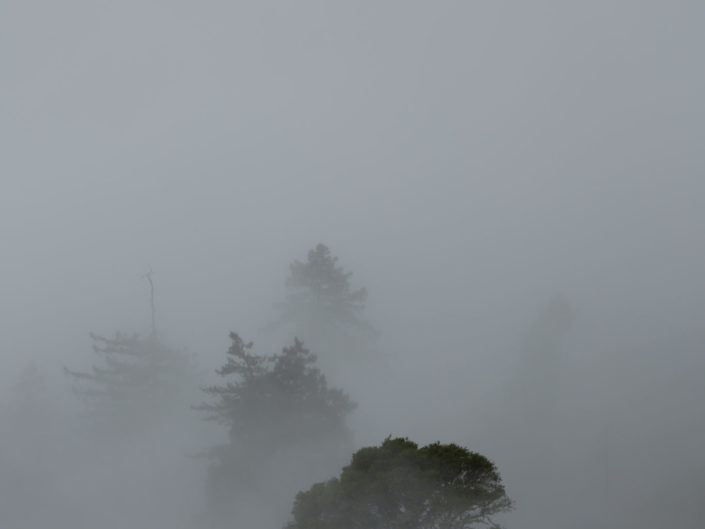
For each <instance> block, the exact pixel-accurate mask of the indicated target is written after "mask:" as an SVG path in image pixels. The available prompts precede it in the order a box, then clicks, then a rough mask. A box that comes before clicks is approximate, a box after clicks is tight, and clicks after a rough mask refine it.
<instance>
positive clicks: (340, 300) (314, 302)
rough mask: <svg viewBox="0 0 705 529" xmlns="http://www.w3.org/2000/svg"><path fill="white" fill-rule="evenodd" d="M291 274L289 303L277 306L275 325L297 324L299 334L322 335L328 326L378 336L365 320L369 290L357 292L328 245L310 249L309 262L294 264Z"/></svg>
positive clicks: (362, 289)
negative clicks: (302, 332)
mask: <svg viewBox="0 0 705 529" xmlns="http://www.w3.org/2000/svg"><path fill="white" fill-rule="evenodd" d="M289 272H290V274H289V277H288V278H287V280H286V287H287V289H288V291H289V293H288V295H287V298H286V301H285V302H283V303H281V304H279V305H278V306H277V308H278V310H279V319H278V320H277V322H275V324H274V325H273V326H275V327H276V326H281V325H293V326H294V328H295V329H296V331H297V333H300V332H301V331H304V332H306V333H308V334H313V335H315V334H320V329H321V328H324V327H325V328H328V329H334V330H336V331H344V330H348V331H350V330H354V331H356V332H363V333H366V334H373V333H374V328H373V327H372V326H371V325H370V324H369V323H368V322H367V321H365V320H364V319H363V318H362V312H363V310H364V308H365V302H366V300H367V290H366V289H365V288H359V289H353V287H352V285H351V277H352V272H347V271H345V269H344V268H343V267H342V266H340V265H338V258H337V257H335V256H334V255H332V254H331V251H330V249H329V248H328V247H327V246H326V245H324V244H318V245H317V246H316V247H315V248H314V249H311V250H309V252H308V258H307V260H306V261H303V262H302V261H299V260H296V261H294V262H293V263H291V264H290V265H289ZM304 336H305V337H306V338H308V337H309V336H307V335H304Z"/></svg>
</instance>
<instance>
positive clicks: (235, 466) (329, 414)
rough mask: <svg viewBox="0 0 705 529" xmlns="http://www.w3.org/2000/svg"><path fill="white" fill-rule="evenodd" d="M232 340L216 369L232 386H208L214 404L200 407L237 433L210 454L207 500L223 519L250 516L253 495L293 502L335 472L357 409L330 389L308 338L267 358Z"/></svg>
mask: <svg viewBox="0 0 705 529" xmlns="http://www.w3.org/2000/svg"><path fill="white" fill-rule="evenodd" d="M230 339H231V342H232V343H231V346H230V348H229V350H228V352H227V362H226V363H225V365H224V366H223V367H221V368H220V369H218V370H217V371H216V372H217V373H218V375H220V376H222V377H223V378H225V379H226V383H225V384H223V385H214V386H209V387H207V388H204V391H205V392H206V393H207V394H208V395H210V396H211V397H213V398H214V401H212V402H208V403H204V404H201V405H200V406H198V407H197V409H200V410H202V411H204V412H206V413H207V418H208V419H212V420H216V421H218V422H220V423H221V424H224V425H225V426H227V427H228V432H229V443H228V444H226V445H221V446H216V447H214V448H213V449H211V450H210V451H209V452H208V456H209V457H210V459H211V465H210V468H209V471H208V477H207V498H208V501H209V508H210V510H212V511H213V513H212V514H213V515H214V516H215V517H216V518H218V517H220V518H227V517H228V516H230V515H233V509H235V506H239V508H240V510H242V508H243V503H244V501H243V497H244V496H245V495H246V494H248V492H247V491H250V492H251V491H253V490H260V492H261V495H262V496H265V497H268V498H270V499H271V498H277V497H282V498H286V497H288V495H290V494H293V492H295V490H296V487H297V486H298V485H300V483H301V480H302V479H306V476H307V475H309V474H310V475H318V474H320V472H321V470H320V469H321V468H323V469H327V468H329V466H330V465H329V460H330V459H331V458H333V459H334V460H336V461H337V460H338V459H337V458H338V456H339V455H340V456H342V454H341V453H340V452H341V447H342V448H344V447H347V446H348V445H349V443H350V431H349V430H348V428H347V427H346V425H345V419H346V417H347V415H348V414H349V413H350V412H352V411H353V410H354V408H355V404H354V403H353V402H352V401H351V400H350V399H349V397H348V396H347V395H346V394H345V393H344V392H343V391H341V390H340V389H337V388H330V387H328V384H327V382H326V378H325V376H324V375H323V374H322V373H321V372H320V371H319V369H318V368H317V367H315V362H316V356H315V355H314V354H312V353H311V352H310V351H309V350H308V349H306V348H305V347H304V344H303V342H301V341H300V340H298V339H295V340H294V344H293V345H291V346H288V347H284V348H283V349H282V351H281V353H280V354H277V355H272V356H261V355H256V354H254V353H253V352H252V347H253V344H252V342H249V343H248V342H245V341H243V340H242V338H240V336H239V335H238V334H236V333H231V334H230ZM304 462H306V463H305V464H304ZM284 469H288V471H284ZM272 503H273V504H276V501H275V500H272ZM250 507H251V506H250ZM279 507H280V509H281V508H283V507H284V505H281V504H280V505H279ZM271 508H274V507H272V506H271V505H270V509H271ZM235 510H237V509H235Z"/></svg>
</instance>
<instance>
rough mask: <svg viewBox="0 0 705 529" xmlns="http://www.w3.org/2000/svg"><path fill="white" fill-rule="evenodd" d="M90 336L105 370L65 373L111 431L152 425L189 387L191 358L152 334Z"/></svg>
mask: <svg viewBox="0 0 705 529" xmlns="http://www.w3.org/2000/svg"><path fill="white" fill-rule="evenodd" d="M90 337H91V339H92V340H93V351H94V352H95V353H96V354H98V355H100V356H101V357H102V360H103V365H93V366H92V368H91V370H90V371H74V370H71V369H68V368H64V370H65V372H66V373H67V374H68V375H69V376H70V377H71V378H72V379H73V381H74V392H75V393H76V394H77V395H79V396H80V397H81V398H82V399H83V400H84V402H85V404H86V406H87V409H88V411H89V413H90V414H91V415H92V416H93V418H94V419H95V420H96V421H97V422H99V423H101V424H103V425H105V426H107V427H109V428H120V429H122V428H125V427H127V428H128V429H130V430H131V429H134V428H140V427H141V426H145V425H146V424H148V423H151V422H154V421H155V420H157V419H158V418H159V416H160V415H161V414H162V413H163V412H164V410H165V409H166V408H169V407H171V406H173V405H175V404H176V402H175V401H176V400H177V399H176V397H177V395H178V394H179V393H182V392H183V391H184V389H185V387H186V386H187V384H188V383H189V382H191V383H192V382H193V377H194V374H195V370H194V368H193V366H192V364H191V361H190V359H189V357H188V356H187V355H186V354H185V353H184V352H182V351H178V350H174V349H172V348H170V347H168V346H166V345H164V344H163V343H162V342H161V341H160V340H159V339H158V338H157V336H156V335H155V334H154V333H153V334H150V335H149V336H147V337H142V336H140V335H138V334H132V335H128V334H123V333H120V332H116V333H115V336H114V337H112V338H106V337H104V336H99V335H97V334H93V333H90Z"/></svg>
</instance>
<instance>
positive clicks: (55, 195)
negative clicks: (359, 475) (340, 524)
mask: <svg viewBox="0 0 705 529" xmlns="http://www.w3.org/2000/svg"><path fill="white" fill-rule="evenodd" d="M704 20H705V4H702V3H700V2H687V1H682V2H652V1H641V2H633V1H627V0H625V1H623V2H606V1H597V2H586V3H571V2H548V1H538V2H432V3H431V2H418V1H415V0H413V1H406V2H355V3H331V2H320V1H308V0H306V1H303V2H297V3H287V2H249V1H243V2H236V3H227V2H215V1H211V0H206V1H203V2H199V3H195V2H184V1H175V2H159V1H152V2H136V1H133V0H127V1H123V2H113V3H110V2H88V1H79V0H67V1H65V2H48V1H39V2H20V1H17V0H3V1H2V2H0V65H1V66H2V68H1V71H2V77H1V79H2V82H1V83H0V145H2V147H1V148H0V240H1V241H2V260H0V321H2V326H1V327H0V329H1V330H2V332H0V351H2V357H1V358H2V368H1V369H0V526H1V527H3V528H7V529H40V528H44V527H54V528H56V529H69V528H71V529H80V528H91V529H93V528H100V529H103V528H106V529H107V528H113V527H115V528H117V527H120V528H122V527H144V528H149V529H162V528H164V529H166V528H170V529H172V528H175V529H179V528H184V529H192V528H199V529H200V528H208V529H210V528H217V529H220V528H221V527H241V528H243V529H259V528H276V529H279V528H281V527H283V526H284V525H285V524H286V523H287V521H288V520H289V519H290V518H289V513H290V511H291V506H292V503H293V501H294V496H295V493H296V492H297V491H301V490H306V489H308V488H309V487H311V485H313V484H314V482H316V481H322V480H326V479H328V478H332V477H334V476H337V475H338V474H339V473H340V469H341V467H342V466H343V465H345V464H347V463H348V462H349V460H350V457H351V455H352V453H353V452H354V451H355V450H357V449H359V448H361V447H364V446H370V445H378V444H379V443H381V442H382V441H383V440H384V439H385V438H387V437H388V436H393V437H408V438H409V439H411V440H413V441H415V442H417V443H420V444H427V443H432V442H434V441H440V442H441V443H457V444H459V445H462V446H465V447H468V448H469V449H470V450H473V451H477V452H479V453H481V454H483V455H485V456H487V457H488V458H490V459H491V460H492V461H493V462H494V463H495V464H496V465H497V468H498V470H499V472H500V473H501V475H502V478H503V482H504V485H505V487H506V492H507V495H508V496H509V497H510V498H512V500H513V501H514V508H513V509H512V510H511V511H510V512H507V513H504V514H502V515H501V516H500V517H498V518H497V521H498V522H501V524H502V526H503V527H506V528H507V529H511V528H522V529H533V528H539V527H540V528H542V529H545V528H564V527H576V528H582V527H585V528H587V527H604V528H612V527H623V528H639V529H650V528H660V527H664V526H671V527H676V526H677V527H684V528H699V527H702V525H703V520H705V507H703V505H704V504H705V503H704V500H705V497H704V496H703V490H705V489H704V487H705V455H704V452H703V450H702V447H703V446H704V444H705V417H703V409H704V408H703V404H704V403H705V385H704V384H703V382H702V379H703V375H705V351H704V350H703V344H704V343H705V326H704V325H703V323H704V322H705V281H704V280H703V270H705V244H704V243H703V226H705V179H704V178H703V169H705V155H703V152H702V144H703V140H704V139H705V126H704V125H703V124H704V123H705V104H704V103H703V94H704V93H705V70H703V68H702V67H701V66H700V65H701V63H702V55H703V50H704V49H705V33H704V32H703V31H702V28H703V21H704ZM319 243H323V244H325V245H327V246H328V247H329V248H330V252H331V254H332V255H334V256H336V257H337V258H338V261H337V263H338V265H340V266H342V267H343V268H344V270H345V271H347V272H352V273H353V275H352V276H350V283H351V286H352V288H353V289H359V288H362V287H364V288H365V289H366V291H367V298H366V300H365V301H364V309H363V310H362V311H361V317H362V318H363V319H364V320H365V321H366V322H369V324H370V326H371V328H372V327H373V328H374V332H370V333H369V336H367V337H366V338H365V339H364V345H360V344H362V343H363V341H359V342H350V343H347V342H345V340H344V339H343V338H340V336H339V335H335V334H330V335H325V334H318V335H317V334H316V333H315V332H313V331H311V334H310V335H309V336H305V335H302V336H298V338H300V339H302V340H303V342H304V344H305V345H306V346H307V347H310V349H311V351H312V352H313V353H315V354H316V355H317V356H318V362H317V364H316V366H318V367H319V368H320V370H321V372H322V374H323V375H325V377H326V379H327V383H328V386H329V387H331V388H340V389H341V390H342V391H344V392H345V394H346V395H348V396H349V398H350V399H351V401H353V402H354V403H356V404H357V407H356V408H355V410H354V411H351V412H350V413H349V414H348V415H346V416H345V425H344V426H340V430H339V432H338V434H336V435H339V436H340V437H335V436H333V437H330V438H329V437H326V435H328V434H326V435H323V434H322V433H321V434H320V435H319V433H320V432H319V431H318V430H317V429H316V428H313V429H309V430H308V432H309V434H311V432H314V433H316V440H317V441H316V442H313V443H304V442H300V443H299V444H298V445H296V443H293V444H292V446H293V448H292V446H289V447H288V448H287V449H291V450H293V451H289V452H287V451H286V450H283V451H280V452H276V454H275V455H274V456H272V455H271V454H270V455H266V454H267V453H266V451H265V448H264V447H259V448H257V450H255V451H254V452H253V453H252V456H251V461H252V465H255V463H256V462H258V461H265V462H266V464H262V465H260V467H257V468H258V470H257V471H256V472H255V474H257V475H256V476H255V477H253V478H252V479H251V486H247V487H243V486H241V485H238V486H239V487H240V488H237V489H235V488H233V489H232V490H231V489H230V488H229V487H230V486H231V485H230V484H229V482H228V481H227V480H226V481H224V482H223V483H224V484H222V483H221V485H222V487H223V488H224V491H223V490H221V493H222V494H224V495H225V496H226V497H227V498H231V500H229V501H231V505H230V507H232V511H227V509H226V510H222V509H221V512H220V513H219V514H217V515H215V514H214V511H213V509H214V507H213V506H212V505H211V504H209V499H208V494H207V490H208V485H207V483H209V479H213V478H212V471H209V468H211V469H212V468H213V467H212V465H214V463H213V459H212V457H213V456H212V453H211V456H208V454H207V452H208V451H209V450H212V449H213V448H214V447H218V446H223V445H224V443H228V442H231V443H235V441H233V440H232V436H233V435H234V434H233V433H232V432H231V434H230V435H231V440H230V441H228V439H229V437H228V436H229V434H228V426H227V425H222V424H218V423H217V422H213V421H207V420H204V419H205V418H206V417H205V415H206V414H204V413H203V410H198V409H196V408H198V406H199V405H201V404H202V403H204V402H208V401H209V395H208V394H206V393H205V392H203V391H201V389H202V388H204V387H208V386H212V385H218V384H222V383H223V382H224V380H223V379H221V377H219V376H218V375H217V374H216V373H215V370H216V369H218V368H220V367H222V366H223V365H224V364H225V362H226V352H227V351H228V347H230V346H231V341H230V339H229V338H228V336H229V333H230V332H231V331H232V332H236V333H238V334H239V335H240V336H242V339H243V340H244V341H245V342H249V341H253V342H254V346H253V349H252V351H254V352H255V354H260V355H276V354H278V353H279V352H280V351H281V350H282V348H283V347H287V346H290V345H291V344H292V343H293V338H294V336H295V335H298V334H299V333H300V331H301V329H315V328H320V325H322V324H321V322H322V321H323V320H322V319H320V317H319V319H315V318H313V319H312V320H310V321H309V322H308V325H309V327H306V326H299V327H296V326H293V327H292V326H289V327H283V328H277V329H275V330H274V331H272V330H271V327H272V322H275V321H276V320H277V315H278V314H279V313H278V310H280V304H281V303H282V302H283V301H284V300H285V299H287V295H288V292H289V289H288V288H287V278H288V277H289V275H290V273H291V271H292V270H293V268H292V269H290V265H291V264H292V263H294V262H295V261H297V260H298V261H301V262H305V261H306V258H307V254H308V252H309V250H311V249H313V248H315V247H316V245H317V244H319ZM150 270H151V271H152V273H151V275H149V278H151V279H153V285H154V300H155V307H154V309H155V310H154V315H155V323H154V325H152V320H151V316H152V312H151V308H150V285H149V282H148V281H147V278H148V277H147V276H146V274H148V273H149V272H150ZM317 325H318V326H319V327H316V326H317ZM116 332H119V333H124V334H123V335H129V336H131V335H133V334H138V335H139V337H140V340H146V342H144V343H143V342H140V343H142V344H143V345H144V344H146V345H144V347H147V348H149V347H152V346H153V344H152V342H150V341H149V340H150V339H152V338H153V339H154V340H155V341H158V343H159V344H160V345H159V347H162V346H163V347H165V348H166V349H167V350H168V351H173V352H174V354H175V355H176V354H177V353H178V355H181V356H180V357H183V358H184V359H187V360H188V361H187V362H186V361H185V362H186V363H185V364H184V366H185V365H186V364H188V367H184V368H183V371H181V372H180V375H179V376H182V377H183V378H179V379H178V380H180V382H179V383H178V384H177V385H176V386H175V387H176V389H175V390H174V391H175V392H174V393H169V394H168V395H169V397H168V398H165V399H163V404H158V402H157V401H158V399H156V397H154V398H153V397H145V399H146V400H142V401H138V403H137V404H134V405H130V406H132V407H131V408H129V413H133V412H135V410H136V409H137V408H139V409H140V410H141V412H140V413H142V412H144V417H143V419H144V420H143V423H140V424H141V425H140V426H138V422H139V421H138V420H137V419H135V417H136V416H135V415H130V414H129V413H128V414H125V413H127V412H125V410H127V409H128V408H125V407H123V408H120V409H119V410H118V411H117V412H116V413H117V415H115V417H117V418H110V419H109V420H107V422H108V423H109V426H110V427H109V428H104V427H97V422H96V421H95V420H94V419H95V414H93V415H91V413H90V410H89V409H88V408H89V406H87V405H86V401H85V399H84V398H83V397H82V395H81V391H80V386H81V385H80V382H79V381H77V380H75V378H74V377H73V376H72V375H71V374H70V373H72V372H74V373H91V369H92V367H91V366H102V365H104V364H103V363H101V358H100V356H99V355H96V353H94V352H93V349H92V348H93V346H94V345H95V341H94V340H93V339H92V338H91V337H90V335H89V333H95V335H98V336H102V337H106V338H108V339H110V338H111V337H115V336H116ZM361 340H362V339H361ZM353 343H356V344H357V345H355V346H353V345H350V344H353ZM150 344H152V345H150ZM154 347H156V346H154ZM150 350H151V349H150ZM65 368H66V369H68V370H69V372H68V374H67V372H65ZM179 369H181V368H179ZM140 402H141V403H140ZM159 402H161V401H159ZM145 410H146V411H145ZM98 415H101V413H98ZM110 417H113V416H110ZM140 417H142V416H140ZM104 418H105V416H104ZM140 420H142V419H140ZM321 432H322V430H321ZM325 439H334V441H333V442H332V443H330V442H327V441H325ZM319 440H320V445H319V444H316V443H317V442H318V441H319ZM294 445H295V446H294ZM233 446H234V445H233ZM297 447H298V448H297ZM297 450H298V451H297ZM216 453H217V452H216ZM273 453H274V452H273ZM209 457H211V460H210V462H209V459H208V458H209ZM216 457H217V456H216ZM258 458H259V459H258ZM209 465H211V467H209ZM253 468H254V467H253ZM209 472H211V473H209ZM242 475H244V474H242ZM209 476H211V477H209ZM243 479H245V478H242V477H241V480H243ZM248 479H249V478H248ZM245 482H247V480H245ZM248 483H250V482H248ZM225 503H227V501H226V502H225ZM216 510H217V509H216Z"/></svg>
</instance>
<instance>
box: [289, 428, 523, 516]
mask: <svg viewBox="0 0 705 529" xmlns="http://www.w3.org/2000/svg"><path fill="white" fill-rule="evenodd" d="M511 506H512V502H511V500H510V499H509V498H508V497H507V495H506V493H505V490H504V487H503V485H502V482H501V478H500V476H499V473H498V472H497V469H496V467H495V465H494V464H493V463H492V462H491V461H490V460H488V459H487V458H486V457H484V456H482V455H480V454H478V453H475V452H470V451H469V450H467V449H466V448H463V447H461V446H458V445H455V444H440V443H434V444H430V445H427V446H424V447H423V448H419V447H418V445H417V444H416V443H413V442H411V441H409V440H408V439H404V438H397V439H391V438H387V439H386V440H385V441H384V442H383V443H382V445H381V446H379V447H368V448H363V449H361V450H358V451H357V452H356V453H355V454H354V455H353V457H352V461H351V463H350V464H349V465H348V466H346V467H345V468H344V469H343V471H342V473H341V475H340V477H339V478H335V479H332V480H330V481H328V482H325V483H317V484H315V485H314V486H313V487H312V488H311V489H309V490H308V491H306V492H301V493H299V494H298V495H297V497H296V501H295V503H294V507H293V510H292V515H293V521H292V522H291V523H290V524H289V525H288V526H287V529H432V528H433V529H469V528H473V527H478V526H489V527H498V526H497V525H496V524H495V523H494V522H493V520H492V516H493V515H495V514H497V513H500V512H503V511H506V510H509V509H510V508H511Z"/></svg>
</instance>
